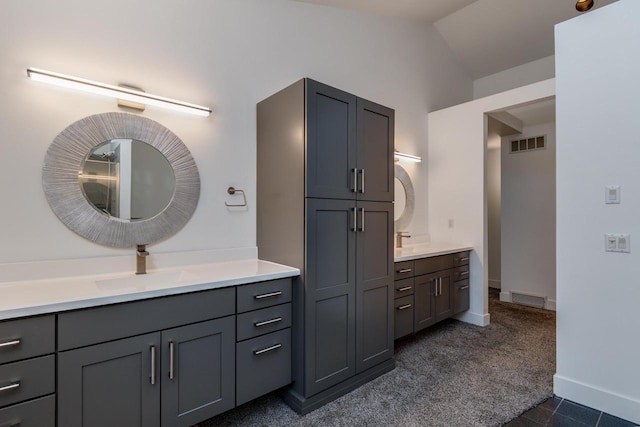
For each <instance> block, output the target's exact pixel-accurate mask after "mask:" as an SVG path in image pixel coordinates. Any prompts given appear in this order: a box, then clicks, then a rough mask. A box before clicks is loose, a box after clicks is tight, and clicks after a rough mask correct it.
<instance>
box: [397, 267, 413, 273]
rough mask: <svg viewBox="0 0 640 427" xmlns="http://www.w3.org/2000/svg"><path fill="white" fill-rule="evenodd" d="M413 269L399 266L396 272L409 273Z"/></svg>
mask: <svg viewBox="0 0 640 427" xmlns="http://www.w3.org/2000/svg"><path fill="white" fill-rule="evenodd" d="M412 271H413V270H412V269H410V268H401V269H400V270H398V273H411V272H412Z"/></svg>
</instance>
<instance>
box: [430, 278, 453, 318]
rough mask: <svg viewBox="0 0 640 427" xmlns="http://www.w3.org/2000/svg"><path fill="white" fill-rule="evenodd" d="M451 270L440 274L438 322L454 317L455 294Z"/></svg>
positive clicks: (436, 311)
mask: <svg viewBox="0 0 640 427" xmlns="http://www.w3.org/2000/svg"><path fill="white" fill-rule="evenodd" d="M451 276H452V271H451V270H444V271H440V272H438V281H439V282H438V283H439V285H438V292H437V293H438V296H437V297H435V300H434V301H435V304H434V305H435V315H436V322H439V321H441V320H443V319H446V318H447V317H451V316H452V315H453V292H452V290H451V284H452V281H451Z"/></svg>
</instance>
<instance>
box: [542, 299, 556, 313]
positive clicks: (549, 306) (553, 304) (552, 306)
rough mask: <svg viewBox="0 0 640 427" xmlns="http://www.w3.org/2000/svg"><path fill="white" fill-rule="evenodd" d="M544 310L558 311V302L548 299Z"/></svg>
mask: <svg viewBox="0 0 640 427" xmlns="http://www.w3.org/2000/svg"><path fill="white" fill-rule="evenodd" d="M544 308H546V309H547V310H552V311H556V300H554V299H548V300H547V302H546V303H545V304H544Z"/></svg>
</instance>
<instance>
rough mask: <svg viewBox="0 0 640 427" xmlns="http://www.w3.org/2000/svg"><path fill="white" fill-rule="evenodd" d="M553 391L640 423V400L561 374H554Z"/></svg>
mask: <svg viewBox="0 0 640 427" xmlns="http://www.w3.org/2000/svg"><path fill="white" fill-rule="evenodd" d="M553 392H554V393H555V394H556V395H557V396H559V397H563V398H565V399H568V400H571V401H572V402H576V403H580V404H581V405H586V406H589V407H591V408H594V409H597V410H598V411H603V412H606V413H608V414H611V415H615V416H616V417H620V418H623V419H625V420H628V421H632V422H634V423H639V424H640V400H637V399H633V398H631V397H629V396H623V395H621V394H617V393H614V392H611V391H608V390H604V389H601V388H598V387H594V386H592V385H589V384H584V383H581V382H579V381H575V380H572V379H569V378H566V377H563V376H561V375H558V374H555V375H554V376H553Z"/></svg>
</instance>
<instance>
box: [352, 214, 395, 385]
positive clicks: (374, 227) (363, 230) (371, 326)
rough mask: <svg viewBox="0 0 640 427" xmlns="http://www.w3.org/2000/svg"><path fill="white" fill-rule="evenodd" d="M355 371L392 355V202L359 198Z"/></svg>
mask: <svg viewBox="0 0 640 427" xmlns="http://www.w3.org/2000/svg"><path fill="white" fill-rule="evenodd" d="M357 210H358V215H357V216H358V233H357V239H356V246H357V257H356V262H357V275H356V277H357V281H356V290H357V292H356V373H360V372H362V371H364V370H366V369H369V368H371V367H372V366H375V365H377V364H378V363H380V362H383V361H385V360H387V359H389V358H390V357H392V356H393V334H394V331H393V316H394V310H393V294H394V287H393V276H394V270H393V253H392V251H393V204H392V203H381V202H358V208H357Z"/></svg>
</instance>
